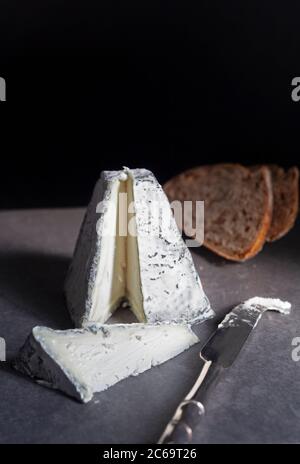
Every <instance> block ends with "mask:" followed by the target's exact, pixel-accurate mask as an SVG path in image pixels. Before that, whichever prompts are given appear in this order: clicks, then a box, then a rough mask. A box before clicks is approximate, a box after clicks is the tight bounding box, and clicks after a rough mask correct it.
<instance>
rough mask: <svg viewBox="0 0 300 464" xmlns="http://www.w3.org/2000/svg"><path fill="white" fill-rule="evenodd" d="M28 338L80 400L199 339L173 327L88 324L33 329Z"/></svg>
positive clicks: (159, 361)
mask: <svg viewBox="0 0 300 464" xmlns="http://www.w3.org/2000/svg"><path fill="white" fill-rule="evenodd" d="M33 334H34V337H35V339H36V340H37V341H38V342H39V343H40V345H41V347H42V348H43V350H44V351H45V352H46V353H47V354H48V355H49V356H50V357H51V358H52V359H53V360H54V361H55V363H56V364H57V365H58V366H60V369H62V371H63V372H64V374H65V375H66V376H67V377H68V378H69V380H70V381H71V382H72V384H74V385H75V386H76V389H77V392H78V393H79V395H80V397H81V399H82V400H83V401H89V400H90V399H91V397H92V394H93V393H95V392H100V391H102V390H106V389H107V388H108V387H110V386H111V385H114V384H115V383H117V382H118V381H120V380H122V379H125V378H126V377H128V376H130V375H138V374H140V373H141V372H144V371H145V370H147V369H150V368H151V367H152V366H156V365H158V364H161V363H163V362H165V361H167V360H168V359H170V358H173V357H174V356H177V355H178V354H179V353H181V352H182V351H184V350H186V349H187V348H189V347H190V346H192V345H193V344H195V343H197V342H198V341H199V340H198V338H197V336H196V335H195V334H194V333H193V332H192V330H191V329H190V328H189V327H187V326H183V325H172V324H165V325H160V326H155V325H148V324H130V325H126V324H125V325H123V324H114V325H101V324H93V325H89V327H87V328H85V329H80V330H66V331H54V330H51V329H48V328H46V327H36V328H35V329H34V330H33ZM58 388H59V386H58Z"/></svg>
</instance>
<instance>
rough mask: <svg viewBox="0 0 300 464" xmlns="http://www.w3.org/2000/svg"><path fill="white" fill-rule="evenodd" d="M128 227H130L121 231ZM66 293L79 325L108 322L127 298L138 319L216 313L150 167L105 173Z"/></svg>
mask: <svg viewBox="0 0 300 464" xmlns="http://www.w3.org/2000/svg"><path fill="white" fill-rule="evenodd" d="M124 195H126V196H127V202H125V203H124V202H123V199H124ZM99 205H100V208H99ZM124 205H125V206H124ZM128 205H129V211H128ZM130 205H131V206H130ZM155 207H156V210H155ZM153 208H154V209H153ZM158 208H159V209H158ZM125 210H126V211H125ZM153 211H154V212H155V211H156V212H157V211H159V217H157V215H155V214H154V215H153ZM121 213H123V214H121ZM124 213H125V218H126V219H124ZM159 219H160V220H159ZM161 219H163V221H162V220H161ZM166 224H167V227H165V226H164V225H166ZM120 226H121V227H120ZM124 226H125V229H126V232H128V233H120V230H123V231H124ZM65 295H66V301H67V305H68V308H69V311H70V314H71V317H72V319H73V321H74V323H75V325H76V326H77V327H81V326H84V325H85V324H86V323H88V322H91V321H96V322H99V323H105V322H106V321H107V320H108V319H109V318H110V316H111V315H112V314H113V312H114V311H115V310H116V309H117V308H118V307H119V305H120V303H121V302H122V301H123V300H127V301H128V302H129V303H130V306H131V310H132V311H133V313H134V314H135V316H136V318H137V320H138V321H139V322H148V323H154V324H155V323H162V322H175V323H189V324H191V323H195V322H199V321H204V320H206V319H208V318H211V317H213V315H214V313H213V311H212V309H211V307H210V304H209V301H208V299H207V297H206V295H205V294H204V291H203V289H202V285H201V282H200V278H199V276H198V274H197V271H196V269H195V267H194V263H193V259H192V256H191V254H190V251H189V250H188V248H187V246H186V244H185V242H184V241H183V239H182V237H181V233H180V232H179V230H178V227H177V224H176V222H175V219H174V217H173V214H172V210H171V208H170V205H169V201H168V199H167V197H166V196H165V194H164V192H163V190H162V188H161V186H160V185H159V183H158V182H157V180H156V178H155V177H154V175H153V174H152V173H151V172H150V171H148V170H146V169H133V170H130V169H128V168H124V170H123V171H104V172H102V175H101V178H100V179H99V181H98V182H97V184H96V186H95V189H94V193H93V196H92V199H91V202H90V204H89V206H88V209H87V212H86V215H85V218H84V221H83V224H82V227H81V231H80V234H79V238H78V241H77V245H76V249H75V252H74V256H73V260H72V263H71V266H70V269H69V272H68V275H67V279H66V283H65Z"/></svg>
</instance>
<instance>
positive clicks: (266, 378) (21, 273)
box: [0, 209, 300, 444]
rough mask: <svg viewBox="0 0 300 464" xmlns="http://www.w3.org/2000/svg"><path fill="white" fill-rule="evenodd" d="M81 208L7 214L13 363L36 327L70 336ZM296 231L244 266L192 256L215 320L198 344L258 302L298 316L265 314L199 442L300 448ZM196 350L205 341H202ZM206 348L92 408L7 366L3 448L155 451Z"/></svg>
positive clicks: (0, 428) (3, 280) (1, 324)
mask: <svg viewBox="0 0 300 464" xmlns="http://www.w3.org/2000/svg"><path fill="white" fill-rule="evenodd" d="M83 213H84V211H83V210H82V209H66V210H42V211H41V210H35V211H12V212H2V213H0V336H1V337H4V338H5V340H6V343H7V358H8V360H11V359H12V358H13V357H14V356H15V355H16V353H17V351H18V349H19V348H20V346H21V345H22V344H23V342H24V340H25V338H26V336H27V335H28V334H29V332H30V330H31V329H32V327H33V326H35V325H46V326H49V327H52V328H57V329H58V328H59V329H64V328H70V327H72V324H71V321H70V319H69V316H68V313H67V310H66V308H65V305H64V300H63V295H62V287H63V281H64V276H65V273H66V270H67V268H68V264H69V262H70V257H71V255H72V251H73V247H74V243H75V240H76V236H77V234H78V229H79V225H80V222H81V220H82V217H83ZM299 232H300V224H298V226H297V227H296V228H295V229H294V230H293V231H292V232H291V233H290V234H289V235H288V236H287V237H285V238H284V239H282V240H280V241H278V242H277V243H274V244H272V245H266V246H265V249H264V251H263V252H262V253H261V254H259V255H258V256H257V257H256V258H255V259H253V260H252V261H249V262H247V263H245V264H235V263H229V262H226V261H225V260H223V259H221V258H219V257H217V256H215V255H213V254H212V253H210V252H208V251H207V250H205V249H204V248H200V249H197V250H196V251H194V252H193V257H194V259H195V263H196V266H197V269H198V271H199V273H200V276H201V279H202V282H203V285H204V287H205V291H206V293H207V295H208V297H209V298H210V300H211V303H212V306H213V307H214V309H215V311H216V313H217V317H216V319H215V320H212V321H209V322H206V323H204V324H202V325H200V326H198V327H197V328H196V331H197V333H198V334H199V335H200V337H201V340H202V342H205V340H206V338H207V337H208V336H209V334H210V333H211V331H212V330H213V329H214V328H215V327H216V325H217V323H218V322H219V321H220V319H222V317H223V316H224V315H225V313H226V312H227V311H228V310H229V309H230V308H231V307H232V306H233V305H235V304H237V303H239V302H240V301H241V300H244V299H246V298H249V297H252V296H255V295H260V296H271V297H280V298H283V299H287V300H290V301H291V303H292V305H293V313H292V314H291V316H287V317H286V316H281V315H279V314H277V313H272V312H269V313H266V314H265V315H264V317H263V319H262V320H261V322H260V324H259V325H258V327H257V329H256V330H255V331H254V333H253V334H252V335H251V337H250V338H249V340H248V342H247V345H245V347H244V349H243V351H242V352H241V354H240V356H239V358H238V359H237V361H236V362H235V364H234V365H233V366H232V368H231V369H229V370H227V371H226V373H225V375H224V377H223V379H222V381H221V382H220V383H219V384H218V386H217V387H216V388H215V390H214V391H213V392H212V393H211V395H210V399H209V401H208V403H207V415H206V418H205V420H204V421H202V424H201V426H200V427H198V429H197V433H196V434H195V442H197V443H215V442H218V443H222V442H223V443H224V442H225V443H241V442H251V443H255V442H258V443H270V442H289V443H294V442H300V362H295V361H293V359H292V356H291V353H292V349H293V347H292V339H293V338H294V337H297V336H298V337H300V308H299V302H300V242H299ZM200 345H201V344H200ZM199 349H200V346H194V347H192V348H191V349H190V350H189V351H187V352H185V353H183V354H182V355H180V356H178V357H177V358H175V359H173V360H171V361H169V362H167V363H165V364H163V365H161V366H158V367H155V368H153V369H151V370H150V371H147V372H145V373H144V374H141V375H140V376H138V377H132V378H129V379H126V380H124V381H122V382H120V383H119V384H117V385H115V386H114V387H112V388H111V389H109V390H107V391H106V392H104V393H100V394H97V395H95V397H94V400H93V401H91V402H90V403H89V404H87V405H83V404H80V403H77V402H76V401H75V400H73V399H70V398H68V397H66V396H64V395H63V394H61V393H59V392H57V391H54V390H50V389H47V388H43V387H41V386H39V385H37V384H35V383H34V382H32V381H31V380H30V379H28V378H26V377H23V376H21V375H19V374H18V373H16V372H14V371H13V370H12V369H10V368H9V365H8V364H9V363H3V362H2V363H0V402H1V403H0V443H107V444H113V443H121V444H125V443H126V444H127V443H146V444H151V443H155V442H156V440H157V439H158V437H159V435H160V433H161V431H162V430H163V428H164V426H165V425H166V423H167V421H168V419H169V418H170V416H171V415H172V413H173V411H174V409H175V408H176V406H177V404H178V402H179V401H180V400H181V399H182V397H183V396H184V394H185V393H186V392H187V391H188V390H189V388H190V387H191V385H192V383H193V381H194V380H195V378H196V376H197V374H198V372H199V370H200V368H201V362H200V360H199V357H198V352H199Z"/></svg>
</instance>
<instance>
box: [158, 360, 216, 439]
mask: <svg viewBox="0 0 300 464" xmlns="http://www.w3.org/2000/svg"><path fill="white" fill-rule="evenodd" d="M222 372H223V367H222V366H219V365H216V364H212V363H211V362H210V361H207V362H206V363H205V364H204V366H203V368H202V371H201V373H200V375H199V377H198V379H197V381H196V383H195V384H194V386H193V388H192V389H191V391H190V392H189V393H188V395H187V396H186V397H185V399H184V400H183V401H182V402H181V403H180V404H179V406H178V408H177V409H176V411H175V414H174V415H173V418H172V419H171V421H170V422H169V423H168V425H167V427H166V429H165V431H164V433H163V434H162V436H161V438H160V440H159V442H158V444H173V443H177V444H180V443H181V444H187V443H190V442H191V441H192V438H193V431H194V428H195V427H196V426H197V425H198V424H199V422H200V421H201V418H202V417H203V416H204V415H205V408H204V405H203V402H204V401H205V400H206V397H207V395H208V393H210V392H211V390H212V387H213V386H215V385H216V384H217V383H218V381H219V379H220V374H221V373H222Z"/></svg>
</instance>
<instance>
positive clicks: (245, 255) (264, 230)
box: [164, 163, 273, 262]
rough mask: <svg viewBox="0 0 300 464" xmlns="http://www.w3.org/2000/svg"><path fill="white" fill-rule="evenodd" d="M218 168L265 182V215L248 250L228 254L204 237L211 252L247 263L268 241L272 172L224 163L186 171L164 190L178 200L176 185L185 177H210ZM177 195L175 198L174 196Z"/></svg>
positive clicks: (170, 196) (166, 185) (171, 197)
mask: <svg viewBox="0 0 300 464" xmlns="http://www.w3.org/2000/svg"><path fill="white" fill-rule="evenodd" d="M216 166H217V167H218V168H219V169H222V168H226V169H228V168H230V169H239V170H242V171H243V172H244V173H245V174H246V173H247V174H248V175H260V176H261V180H262V181H263V182H264V189H263V190H264V203H263V204H264V207H263V214H262V216H261V219H260V223H259V228H258V230H257V233H256V236H255V239H254V240H253V241H252V242H251V243H250V244H249V246H248V247H247V248H245V249H244V250H243V251H242V252H241V253H239V254H237V253H233V252H227V251H226V250H224V249H223V248H222V247H219V246H216V245H215V244H214V243H212V242H210V241H209V240H208V239H207V238H205V237H204V246H205V247H206V248H208V249H210V250H211V251H213V252H215V253H217V254H218V255H220V256H222V257H223V258H226V259H228V260H231V261H238V262H241V261H246V260H248V259H250V258H252V257H254V256H255V255H256V254H257V253H259V251H260V250H261V249H262V248H263V246H264V243H265V241H266V238H267V235H268V232H269V229H270V224H271V220H272V210H273V191H272V181H271V173H270V170H269V169H268V168H267V167H266V166H262V167H259V168H258V169H257V170H256V173H254V172H253V171H252V170H250V169H248V168H246V167H245V166H242V165H240V164H233V163H222V164H218V165H214V166H200V167H197V168H194V169H190V170H188V171H185V172H184V173H182V174H180V175H178V176H176V177H174V178H172V179H171V180H169V181H168V182H167V183H166V184H165V185H164V190H165V192H166V194H167V196H168V197H169V199H170V200H175V199H178V198H176V184H177V185H180V183H181V182H182V181H183V180H184V177H190V178H192V179H193V177H194V178H197V173H198V174H199V173H200V172H202V173H204V174H206V175H208V176H209V171H210V170H211V169H212V168H214V167H216ZM185 190H186V192H187V194H188V187H187V186H186V185H185ZM174 195H175V196H174ZM203 199H204V200H205V198H199V200H203Z"/></svg>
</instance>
